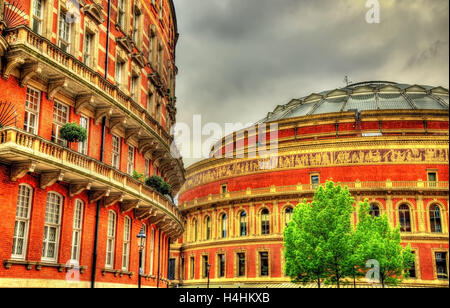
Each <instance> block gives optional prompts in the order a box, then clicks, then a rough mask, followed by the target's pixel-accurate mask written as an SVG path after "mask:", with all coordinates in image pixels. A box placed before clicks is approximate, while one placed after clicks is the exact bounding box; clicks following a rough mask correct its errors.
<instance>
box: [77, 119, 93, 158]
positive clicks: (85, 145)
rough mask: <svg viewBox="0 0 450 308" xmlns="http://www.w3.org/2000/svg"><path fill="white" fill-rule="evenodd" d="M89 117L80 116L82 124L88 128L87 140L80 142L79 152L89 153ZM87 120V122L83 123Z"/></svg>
mask: <svg viewBox="0 0 450 308" xmlns="http://www.w3.org/2000/svg"><path fill="white" fill-rule="evenodd" d="M89 120H90V119H89V117H86V116H84V115H82V116H80V126H81V127H83V128H84V129H86V140H85V141H84V142H79V143H78V152H80V153H81V154H84V155H88V145H89ZM83 121H85V124H86V125H84V123H83Z"/></svg>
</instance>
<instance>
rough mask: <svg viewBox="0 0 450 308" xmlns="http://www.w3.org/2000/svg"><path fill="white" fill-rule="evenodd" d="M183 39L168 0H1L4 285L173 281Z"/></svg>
mask: <svg viewBox="0 0 450 308" xmlns="http://www.w3.org/2000/svg"><path fill="white" fill-rule="evenodd" d="M177 39H178V30H177V20H176V14H175V9H174V4H173V1H172V0H153V1H144V0H83V1H78V0H20V1H19V0H10V1H7V0H0V73H1V77H2V78H1V79H0V209H1V218H0V287H138V286H141V287H154V288H157V287H159V288H162V287H167V286H168V284H169V280H168V278H169V277H168V274H169V267H170V264H169V251H170V245H171V242H174V241H176V240H177V239H178V238H179V237H180V236H181V234H182V233H183V232H184V218H183V217H182V215H181V212H180V211H179V209H178V208H177V207H176V205H175V203H174V202H173V199H171V198H170V196H167V195H163V194H161V193H160V192H159V191H157V190H156V189H153V188H152V187H150V186H148V185H146V183H145V181H144V179H145V178H147V177H150V176H153V175H157V176H160V177H161V178H163V180H164V181H165V182H166V183H168V184H170V185H171V187H172V194H173V195H174V196H175V195H176V194H177V192H178V191H179V189H180V188H181V185H182V184H183V183H184V166H183V162H182V160H181V159H179V158H174V157H173V156H172V153H173V149H171V144H172V142H173V136H171V135H170V130H171V127H172V125H174V124H175V115H176V107H175V105H176V97H175V76H176V74H177V67H176V65H175V47H176V44H177ZM68 123H76V124H78V125H79V126H81V127H83V128H84V129H85V130H86V132H87V139H86V140H85V141H83V142H67V141H68V140H67V139H66V138H64V137H63V135H62V133H61V132H62V130H61V128H62V127H64V126H65V125H66V124H68Z"/></svg>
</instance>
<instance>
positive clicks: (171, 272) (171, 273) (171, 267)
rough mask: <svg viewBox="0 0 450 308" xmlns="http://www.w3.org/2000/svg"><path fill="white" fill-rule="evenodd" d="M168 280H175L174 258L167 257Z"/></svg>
mask: <svg viewBox="0 0 450 308" xmlns="http://www.w3.org/2000/svg"><path fill="white" fill-rule="evenodd" d="M168 279H169V280H175V259H169V275H168Z"/></svg>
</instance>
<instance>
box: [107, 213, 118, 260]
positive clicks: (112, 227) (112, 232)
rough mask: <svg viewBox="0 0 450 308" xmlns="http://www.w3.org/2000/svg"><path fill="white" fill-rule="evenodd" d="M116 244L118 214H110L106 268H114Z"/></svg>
mask: <svg viewBox="0 0 450 308" xmlns="http://www.w3.org/2000/svg"><path fill="white" fill-rule="evenodd" d="M115 242H116V213H114V212H112V211H110V212H109V213H108V233H107V238H106V262H105V267H106V268H109V269H111V268H113V267H114V247H115Z"/></svg>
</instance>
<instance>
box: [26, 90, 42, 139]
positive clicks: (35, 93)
mask: <svg viewBox="0 0 450 308" xmlns="http://www.w3.org/2000/svg"><path fill="white" fill-rule="evenodd" d="M31 92H32V93H31ZM41 96H42V92H41V91H39V90H37V89H35V88H33V87H30V86H27V94H26V99H25V119H24V130H25V131H27V132H29V133H31V134H35V135H37V134H38V131H39V111H40V108H41ZM30 97H32V98H34V99H37V102H36V105H37V106H36V110H34V109H32V108H30V107H29V104H34V103H33V102H31V101H30V100H29V98H30ZM33 116H34V121H33V122H34V123H33V124H32V125H31V124H30V123H31V119H32V117H33Z"/></svg>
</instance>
